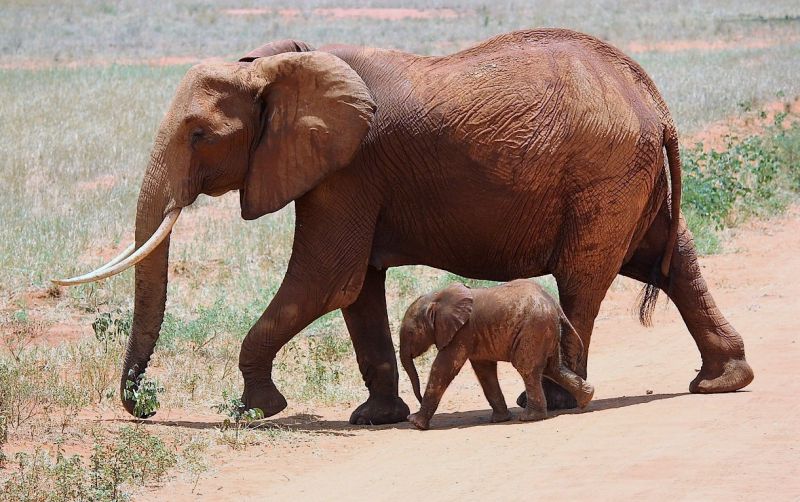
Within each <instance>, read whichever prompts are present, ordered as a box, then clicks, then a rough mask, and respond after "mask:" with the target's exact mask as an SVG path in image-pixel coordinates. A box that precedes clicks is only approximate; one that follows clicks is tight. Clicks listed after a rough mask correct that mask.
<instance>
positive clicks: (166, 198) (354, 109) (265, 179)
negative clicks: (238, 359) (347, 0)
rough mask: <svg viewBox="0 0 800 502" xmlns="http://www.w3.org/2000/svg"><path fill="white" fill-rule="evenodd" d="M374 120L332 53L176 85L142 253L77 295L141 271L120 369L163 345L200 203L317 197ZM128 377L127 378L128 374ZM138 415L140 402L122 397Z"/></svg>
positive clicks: (191, 76) (143, 221) (129, 369)
mask: <svg viewBox="0 0 800 502" xmlns="http://www.w3.org/2000/svg"><path fill="white" fill-rule="evenodd" d="M374 113H375V103H374V102H373V100H372V97H371V95H370V92H369V90H368V89H367V86H366V84H365V83H364V81H363V80H361V78H360V77H359V76H358V74H356V72H355V71H354V70H353V69H352V68H350V66H348V65H347V63H345V62H344V61H342V60H341V59H339V58H337V57H336V56H333V55H331V54H328V53H323V52H313V51H312V52H301V53H283V54H278V55H274V56H271V57H264V58H260V59H257V60H256V61H254V62H252V63H221V64H201V65H198V66H195V67H193V68H192V69H190V70H189V71H188V73H187V74H186V76H185V77H184V78H183V80H182V81H181V83H180V85H179V86H178V90H177V93H176V95H175V97H174V99H173V100H172V104H171V105H170V108H169V110H168V111H167V114H166V116H165V117H164V119H163V121H162V122H161V125H160V127H159V130H158V133H157V136H156V139H155V146H154V147H153V151H152V155H151V158H150V163H149V165H148V166H147V170H146V172H145V175H144V180H143V182H142V187H141V191H140V192H139V200H138V206H137V212H136V239H135V241H136V242H135V250H134V246H132V247H131V248H129V249H128V250H126V252H125V253H123V254H122V255H120V256H119V257H117V258H115V259H114V260H112V261H111V262H110V263H109V264H107V265H104V266H103V267H101V268H100V269H98V270H96V271H94V272H91V273H89V274H86V275H83V276H80V277H76V278H73V279H67V280H60V281H54V282H56V283H58V284H63V285H72V284H79V283H83V282H91V281H95V280H99V279H103V278H105V277H109V276H111V275H114V274H117V273H120V272H122V271H123V270H125V269H126V268H128V267H130V266H132V265H134V264H135V265H136V274H135V276H136V277H135V281H136V284H135V300H134V315H133V327H132V332H131V336H130V340H129V343H128V349H127V354H126V357H125V363H124V366H123V374H122V382H121V385H122V388H123V389H124V388H125V383H126V381H127V380H128V379H129V378H131V376H132V377H133V378H132V379H134V380H135V378H136V377H137V376H138V375H140V374H142V373H143V372H144V371H145V368H146V367H147V364H148V361H149V360H150V357H151V355H152V353H153V350H154V348H155V344H156V341H157V340H158V336H159V331H160V329H161V323H162V321H163V318H164V306H165V302H166V292H167V269H168V255H169V234H170V231H171V228H172V225H173V224H174V223H175V221H176V219H177V218H178V215H179V213H180V211H181V208H183V207H185V206H188V205H189V204H191V203H193V202H194V201H195V199H196V198H197V196H198V195H199V194H201V193H203V194H208V195H212V196H218V195H222V194H223V193H225V192H228V191H230V190H239V192H240V202H241V214H242V217H243V218H245V219H248V220H250V219H255V218H258V217H260V216H262V215H264V214H267V213H271V212H274V211H277V210H278V209H280V208H282V207H283V206H285V205H286V204H288V203H289V202H291V201H293V200H295V199H297V198H299V197H301V196H303V194H305V193H306V192H308V191H310V190H312V189H313V188H314V187H315V186H316V185H318V184H319V183H320V182H321V181H322V180H323V179H324V178H325V177H326V176H328V175H330V174H331V173H333V172H335V171H336V170H338V169H341V168H343V167H344V166H346V165H347V164H349V163H350V161H351V160H352V159H353V157H354V156H355V154H356V152H357V150H358V148H359V146H360V144H361V142H362V140H363V139H364V137H365V135H366V134H367V132H368V130H369V128H370V124H371V122H372V118H373V116H374ZM129 375H130V376H129ZM123 403H124V405H125V408H126V409H127V410H128V412H130V413H131V414H133V403H131V402H129V401H126V400H125V399H124V397H123Z"/></svg>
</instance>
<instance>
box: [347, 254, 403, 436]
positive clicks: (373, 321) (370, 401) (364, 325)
mask: <svg viewBox="0 0 800 502" xmlns="http://www.w3.org/2000/svg"><path fill="white" fill-rule="evenodd" d="M385 280H386V272H385V271H382V270H378V269H376V268H373V267H368V268H367V273H366V277H365V278H364V284H363V286H362V287H361V292H360V293H359V295H358V298H357V299H356V301H355V302H354V303H353V304H351V305H350V306H348V307H346V308H343V309H342V316H343V317H344V320H345V323H347V330H348V331H349V332H350V338H351V340H352V341H353V348H354V349H355V352H356V360H357V361H358V369H359V370H361V375H362V376H363V378H364V384H365V385H366V386H367V389H368V390H369V398H367V401H366V402H364V403H362V404H361V405H360V406H359V407H357V408H356V409H355V410H354V411H353V413H352V414H351V415H350V423H351V424H353V425H370V424H373V425H378V424H393V423H397V422H402V421H404V420H405V419H406V417H408V414H409V409H408V406H407V405H406V403H404V402H403V400H402V399H401V398H400V397H399V396H398V393H397V378H398V373H397V360H396V358H395V355H394V345H392V336H391V332H390V330H389V317H388V314H387V312H386V292H385Z"/></svg>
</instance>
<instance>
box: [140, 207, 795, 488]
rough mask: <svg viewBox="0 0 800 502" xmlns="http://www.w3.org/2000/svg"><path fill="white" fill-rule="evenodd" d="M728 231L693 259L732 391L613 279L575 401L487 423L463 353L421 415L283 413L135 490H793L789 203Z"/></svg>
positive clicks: (678, 327)
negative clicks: (582, 390)
mask: <svg viewBox="0 0 800 502" xmlns="http://www.w3.org/2000/svg"><path fill="white" fill-rule="evenodd" d="M729 247H730V248H731V252H730V253H728V254H723V255H718V256H713V257H708V258H704V259H703V260H702V264H703V269H704V273H705V274H706V278H707V279H709V282H710V283H711V286H712V292H713V293H714V295H715V297H716V299H717V301H718V303H719V304H720V306H721V308H722V310H723V312H724V313H725V314H726V315H727V316H728V319H729V320H730V321H731V322H732V323H733V324H734V326H736V328H737V329H738V330H739V331H740V332H741V333H742V335H743V337H744V339H745V345H746V349H747V358H748V361H749V362H750V364H751V365H752V366H753V369H754V371H755V373H756V379H755V381H754V382H753V383H752V384H751V385H750V386H749V387H747V389H745V390H744V391H741V392H737V393H733V394H723V395H710V396H703V395H690V394H688V393H687V386H688V383H689V381H690V380H691V379H692V378H693V377H694V373H695V371H696V370H697V369H699V367H700V366H699V365H700V360H699V353H698V352H697V349H696V348H695V346H694V343H693V341H692V339H691V337H690V336H689V334H688V332H687V331H686V328H685V327H684V325H683V323H682V322H681V321H680V317H679V315H678V313H677V310H676V309H675V308H674V306H672V305H671V304H670V305H669V306H666V307H665V304H664V303H663V300H662V303H660V304H659V308H658V309H657V313H656V317H655V321H656V327H655V328H650V329H646V328H643V327H641V326H639V325H638V324H637V322H636V321H635V319H634V317H633V315H632V314H631V310H632V308H633V307H634V305H635V298H636V295H637V293H638V285H636V284H634V283H632V282H622V281H620V282H619V283H617V284H616V285H615V286H614V287H613V288H612V290H611V291H610V292H609V295H608V297H607V298H606V301H605V302H604V305H603V309H602V310H601V313H600V317H599V319H598V321H597V325H596V329H595V333H594V337H593V339H592V347H591V356H590V367H589V380H590V381H591V382H592V383H593V384H594V385H595V387H596V389H597V392H596V394H595V400H594V401H593V402H592V403H591V404H590V406H589V407H588V409H587V410H586V411H585V412H583V413H575V414H572V413H565V414H560V415H558V416H554V417H552V418H550V419H548V420H546V421H543V422H538V423H520V422H517V421H512V422H509V423H505V424H489V423H488V417H489V408H488V405H487V404H486V402H485V401H484V399H483V397H482V395H481V393H480V388H479V387H478V384H477V381H476V380H475V377H474V375H473V374H472V372H471V370H470V369H469V368H465V369H464V371H462V373H461V374H460V375H459V377H458V379H457V380H456V382H454V384H453V386H452V387H451V388H450V389H449V391H448V393H447V394H446V395H445V398H444V401H443V403H442V406H441V408H440V411H439V414H438V415H436V416H435V417H434V420H433V421H432V427H433V429H432V430H430V431H427V432H420V431H416V430H413V429H412V428H411V427H410V426H409V424H406V423H404V424H398V425H396V426H383V427H372V428H364V427H351V426H349V425H347V423H346V419H347V416H348V415H349V410H346V409H339V410H325V411H323V412H319V413H320V414H321V415H322V416H321V417H317V418H308V417H302V416H290V417H288V418H284V419H281V420H280V422H282V423H284V424H294V425H291V428H293V429H296V430H298V431H313V432H314V434H312V435H310V439H308V440H307V441H301V442H298V441H287V442H278V444H277V445H275V446H269V447H263V448H262V449H259V450H257V451H254V450H252V449H251V450H248V451H247V452H245V453H241V454H240V453H237V452H234V451H231V450H227V451H225V452H222V453H221V454H220V456H218V458H216V459H215V466H214V471H213V473H212V474H210V475H208V476H206V477H205V478H203V479H201V480H200V481H199V483H198V484H197V486H196V487H195V488H194V491H192V490H193V487H192V482H191V481H190V480H186V479H178V480H176V481H173V482H172V483H170V484H168V485H167V486H164V487H162V488H161V489H159V490H158V491H156V492H152V491H151V492H147V493H143V494H141V495H140V499H142V500H154V499H157V500H219V501H223V500H243V499H245V500H250V499H259V500H358V499H361V500H370V501H373V500H399V499H404V500H471V499H474V498H476V497H478V496H481V497H486V498H489V497H490V499H491V500H504V499H505V500H522V499H525V500H532V499H533V500H545V499H554V500H563V499H587V500H588V499H591V500H620V499H628V500H630V499H633V498H636V499H641V500H731V499H733V500H764V499H767V498H769V499H773V500H800V418H798V417H800V381H799V380H798V378H797V377H798V365H799V364H800V341H799V340H800V336H798V327H799V326H800V301H799V300H798V298H800V255H798V250H800V210H797V209H795V210H793V211H791V212H790V213H789V214H788V215H786V216H785V217H782V218H780V219H776V220H773V221H770V222H762V223H755V224H753V225H750V226H748V227H747V228H745V229H741V230H739V231H738V235H737V236H736V237H735V238H734V239H733V240H732V241H731V243H730V246H729ZM501 381H502V384H503V388H504V391H505V394H506V399H507V400H508V401H509V404H511V403H513V402H514V400H515V398H516V396H517V394H518V393H519V392H520V390H521V389H522V384H521V381H520V379H519V376H518V375H516V373H514V371H513V369H512V368H511V367H510V366H508V365H506V366H504V367H503V368H502V377H501ZM401 391H402V392H403V397H404V398H405V399H406V402H408V403H415V401H414V399H413V397H412V395H411V392H410V388H408V385H407V384H406V383H402V382H401ZM651 391H652V393H651ZM515 411H519V409H518V408H517V409H515ZM301 436H305V435H301Z"/></svg>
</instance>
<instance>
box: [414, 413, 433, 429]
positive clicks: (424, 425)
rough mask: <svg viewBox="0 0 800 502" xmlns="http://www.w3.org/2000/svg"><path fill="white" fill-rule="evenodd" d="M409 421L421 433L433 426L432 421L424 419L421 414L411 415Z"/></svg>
mask: <svg viewBox="0 0 800 502" xmlns="http://www.w3.org/2000/svg"><path fill="white" fill-rule="evenodd" d="M408 421H409V422H411V423H412V424H414V427H416V428H417V429H419V430H421V431H426V430H428V429H429V428H430V425H431V421H430V419H429V418H425V417H423V416H422V415H421V414H420V413H419V412H417V413H412V414H411V415H409V416H408Z"/></svg>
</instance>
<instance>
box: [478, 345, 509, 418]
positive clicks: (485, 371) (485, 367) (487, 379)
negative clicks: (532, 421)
mask: <svg viewBox="0 0 800 502" xmlns="http://www.w3.org/2000/svg"><path fill="white" fill-rule="evenodd" d="M470 362H471V363H472V369H473V370H474V371H475V376H477V377H478V382H480V384H481V388H482V389H483V394H484V395H485V396H486V400H487V401H489V405H490V406H491V407H492V422H505V421H506V420H510V419H511V413H509V412H508V406H506V399H505V397H503V391H502V390H501V389H500V382H498V381H497V362H495V361H474V360H470Z"/></svg>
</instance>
